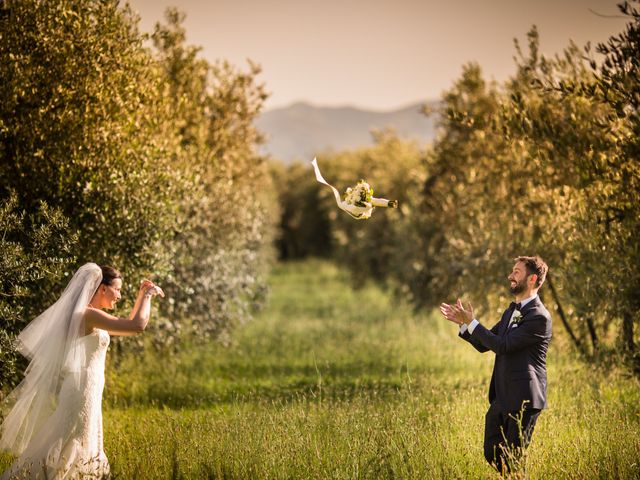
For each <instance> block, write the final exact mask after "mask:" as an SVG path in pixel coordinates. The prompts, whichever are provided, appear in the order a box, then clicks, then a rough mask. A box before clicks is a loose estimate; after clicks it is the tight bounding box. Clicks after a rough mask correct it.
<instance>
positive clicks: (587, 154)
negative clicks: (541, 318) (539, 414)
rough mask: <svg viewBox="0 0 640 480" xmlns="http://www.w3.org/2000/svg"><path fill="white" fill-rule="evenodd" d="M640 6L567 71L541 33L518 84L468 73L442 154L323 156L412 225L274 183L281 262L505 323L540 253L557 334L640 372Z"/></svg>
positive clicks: (413, 149) (295, 172) (287, 177)
mask: <svg viewBox="0 0 640 480" xmlns="http://www.w3.org/2000/svg"><path fill="white" fill-rule="evenodd" d="M638 5H639V2H638V1H633V2H623V3H621V4H620V5H619V9H620V12H621V14H622V15H624V16H625V17H626V18H627V19H628V23H627V24H626V27H625V28H624V30H623V31H622V32H620V33H619V34H617V35H614V36H612V37H611V38H609V39H608V40H607V41H606V42H604V43H601V44H598V45H596V46H595V47H592V46H591V45H590V44H587V45H586V46H585V47H579V46H577V45H575V44H573V43H572V44H570V45H569V46H568V47H567V48H566V49H565V50H564V51H563V52H561V53H560V54H557V55H554V56H545V55H542V54H541V53H540V51H539V35H538V32H537V29H536V28H535V27H534V28H532V29H531V30H530V32H529V33H528V35H527V42H526V44H525V45H521V44H520V43H519V42H516V43H515V53H516V55H515V59H516V61H515V72H514V73H513V74H512V75H511V77H510V78H508V79H507V80H506V81H504V82H489V81H487V80H486V79H485V77H484V76H483V74H482V71H481V68H480V67H479V66H478V65H476V64H468V65H466V66H464V68H463V71H462V74H461V76H460V77H459V78H458V79H457V80H456V81H455V82H454V84H453V85H452V86H451V88H450V89H449V90H448V91H447V92H446V93H445V94H444V95H443V97H442V99H441V106H440V108H439V109H438V110H439V111H438V112H437V113H438V114H439V115H438V118H439V122H438V132H439V133H438V137H437V139H436V141H435V142H434V143H433V144H432V145H430V146H428V147H420V146H416V145H414V144H410V143H407V142H406V141H402V140H400V139H398V138H397V137H396V136H395V135H394V134H393V132H377V133H375V137H376V138H375V140H376V142H375V145H374V146H373V147H369V148H363V149H359V150H354V151H349V152H339V153H327V154H326V155H320V156H319V161H320V164H321V167H322V169H323V173H324V174H325V178H327V180H328V181H329V182H332V183H334V185H338V186H340V188H346V186H349V185H350V184H353V183H355V182H356V181H357V180H358V179H360V178H366V179H367V180H368V181H369V182H370V183H371V184H372V185H373V186H374V188H375V190H376V193H380V195H382V196H389V197H398V199H399V200H400V206H401V207H400V209H399V211H387V212H375V214H374V216H373V217H372V218H371V219H370V220H368V221H366V222H354V221H353V220H352V219H351V218H349V217H347V216H346V215H344V214H342V213H341V212H339V211H338V210H337V209H336V208H335V205H334V200H333V198H332V195H331V192H330V191H328V189H327V188H326V187H324V186H322V185H319V184H317V183H316V182H315V179H314V178H313V176H312V174H311V173H310V172H309V171H308V170H309V169H308V167H307V166H305V167H304V168H303V167H302V166H300V165H293V166H289V167H282V166H280V167H278V168H274V170H275V176H276V178H278V179H279V180H278V181H277V182H276V184H278V185H281V188H280V193H279V197H280V202H281V205H282V207H281V208H282V211H283V213H284V214H283V215H282V217H281V222H280V223H281V230H280V234H279V237H278V240H277V242H278V247H279V252H280V255H281V257H283V258H299V257H303V256H305V255H321V256H329V257H334V258H336V259H337V260H338V261H339V262H341V263H342V264H344V265H347V266H349V267H350V269H351V272H352V274H353V279H354V284H355V285H359V284H362V283H363V282H365V281H367V280H375V281H383V282H385V283H386V284H387V285H388V286H389V287H390V288H392V289H394V290H395V291H396V292H398V294H399V295H400V296H401V297H402V298H409V299H410V300H411V301H412V302H413V303H414V304H415V305H416V307H417V308H433V307H435V306H437V305H438V304H439V303H440V302H441V301H443V300H449V301H451V300H454V299H455V298H456V297H458V296H460V297H463V298H465V299H470V300H473V301H474V303H477V304H478V305H477V306H478V307H479V315H480V316H481V317H484V318H486V321H488V322H491V321H492V320H491V318H497V313H496V312H498V311H499V309H500V306H502V307H504V304H505V302H507V303H508V301H509V300H508V291H507V290H506V288H505V287H506V283H505V282H506V280H505V278H506V275H507V273H508V272H509V271H510V268H511V264H512V260H513V258H514V257H515V256H517V255H521V254H539V255H541V256H542V257H543V258H544V259H545V260H546V261H547V262H548V264H549V265H550V273H549V276H548V280H547V284H546V285H545V287H544V288H543V289H542V291H541V294H542V295H543V296H544V299H545V301H546V302H547V303H548V304H549V305H552V306H553V308H554V309H555V315H554V317H555V320H556V329H558V328H563V329H564V330H566V332H567V333H568V337H567V338H569V339H570V341H571V342H572V343H573V344H574V346H575V347H576V348H577V349H578V350H579V351H580V352H581V353H582V354H584V355H585V356H588V357H589V358H592V357H594V356H595V357H606V358H616V359H618V360H622V361H626V362H628V363H629V364H630V365H631V366H632V367H633V368H634V369H635V370H636V371H639V372H640V353H639V348H638V339H639V333H638V326H639V323H640V294H638V292H639V291H640V268H639V267H640V243H639V239H640V161H639V159H640V13H639V10H638ZM425 113H429V112H425ZM432 113H433V112H432ZM611 354H613V355H611Z"/></svg>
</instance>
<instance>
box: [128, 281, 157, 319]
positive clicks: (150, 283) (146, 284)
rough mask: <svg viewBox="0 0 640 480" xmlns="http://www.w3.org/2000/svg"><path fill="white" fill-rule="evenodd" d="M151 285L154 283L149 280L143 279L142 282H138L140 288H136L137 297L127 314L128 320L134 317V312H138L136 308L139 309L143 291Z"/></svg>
mask: <svg viewBox="0 0 640 480" xmlns="http://www.w3.org/2000/svg"><path fill="white" fill-rule="evenodd" d="M153 285H154V284H153V282H152V281H151V280H147V279H144V280H143V281H142V283H141V284H140V289H139V290H138V297H137V298H136V303H135V304H134V306H133V309H132V310H131V313H130V314H129V320H133V319H134V317H135V316H136V313H138V310H140V305H142V299H143V298H144V295H145V292H146V291H147V290H148V289H149V288H150V287H153Z"/></svg>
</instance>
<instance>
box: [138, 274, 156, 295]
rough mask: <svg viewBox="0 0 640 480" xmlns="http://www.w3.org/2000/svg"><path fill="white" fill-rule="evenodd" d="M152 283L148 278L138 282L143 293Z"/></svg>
mask: <svg viewBox="0 0 640 480" xmlns="http://www.w3.org/2000/svg"><path fill="white" fill-rule="evenodd" d="M154 285H155V284H154V283H153V282H152V281H151V280H149V279H148V278H145V279H144V280H142V282H140V291H141V292H142V293H144V292H146V291H147V290H148V289H149V288H151V287H153V286H154Z"/></svg>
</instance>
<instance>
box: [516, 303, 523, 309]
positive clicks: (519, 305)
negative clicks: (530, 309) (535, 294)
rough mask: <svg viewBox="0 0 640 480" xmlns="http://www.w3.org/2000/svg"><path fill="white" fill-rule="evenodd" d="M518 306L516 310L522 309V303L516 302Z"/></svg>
mask: <svg viewBox="0 0 640 480" xmlns="http://www.w3.org/2000/svg"><path fill="white" fill-rule="evenodd" d="M515 306H516V310H520V309H521V308H522V305H521V304H520V302H518V303H516V304H515Z"/></svg>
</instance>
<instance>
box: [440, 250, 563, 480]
mask: <svg viewBox="0 0 640 480" xmlns="http://www.w3.org/2000/svg"><path fill="white" fill-rule="evenodd" d="M547 270H548V267H547V264H546V263H545V262H544V261H543V260H542V259H541V258H540V257H538V256H535V257H518V258H516V259H515V265H514V266H513V270H512V271H511V274H510V275H509V276H508V280H509V282H510V286H511V288H510V291H511V293H512V294H513V295H514V297H515V302H513V303H511V305H509V308H507V309H506V310H505V312H504V313H503V314H502V318H501V319H500V321H499V322H498V323H497V324H495V325H494V326H493V328H491V330H488V329H487V328H485V327H484V326H483V325H482V324H481V323H479V322H478V320H476V319H475V317H474V314H473V307H471V304H470V303H469V304H468V306H467V308H466V309H465V308H464V306H463V305H462V302H461V301H460V300H458V301H457V302H456V304H455V305H448V304H446V303H443V304H441V305H440V311H441V312H442V314H443V315H444V316H445V317H446V319H447V320H450V321H452V322H454V323H456V324H458V325H460V333H459V335H460V337H462V338H463V339H464V340H466V341H467V342H469V343H470V344H471V345H473V346H474V347H475V348H476V350H478V351H479V352H486V351H487V350H491V351H493V352H494V353H495V354H496V360H495V364H494V366H493V375H492V376H491V385H490V387H489V403H490V406H489V410H488V411H487V414H486V416H485V430H484V456H485V458H486V459H487V462H489V463H490V464H492V465H494V466H495V467H496V468H497V469H498V471H499V472H502V473H505V472H507V471H509V470H510V469H512V468H514V460H515V461H517V459H518V457H519V453H520V452H522V450H523V449H524V448H526V446H527V445H528V444H529V442H530V441H531V435H532V434H533V428H534V426H535V424H536V420H537V419H538V416H539V415H540V411H541V410H542V409H543V408H545V407H546V405H547V364H546V362H547V350H548V348H549V341H550V340H551V316H550V315H549V312H548V311H547V309H546V308H545V306H544V305H543V304H542V301H541V300H540V297H538V290H539V289H540V287H541V286H542V284H543V283H544V280H545V277H546V275H547Z"/></svg>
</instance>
